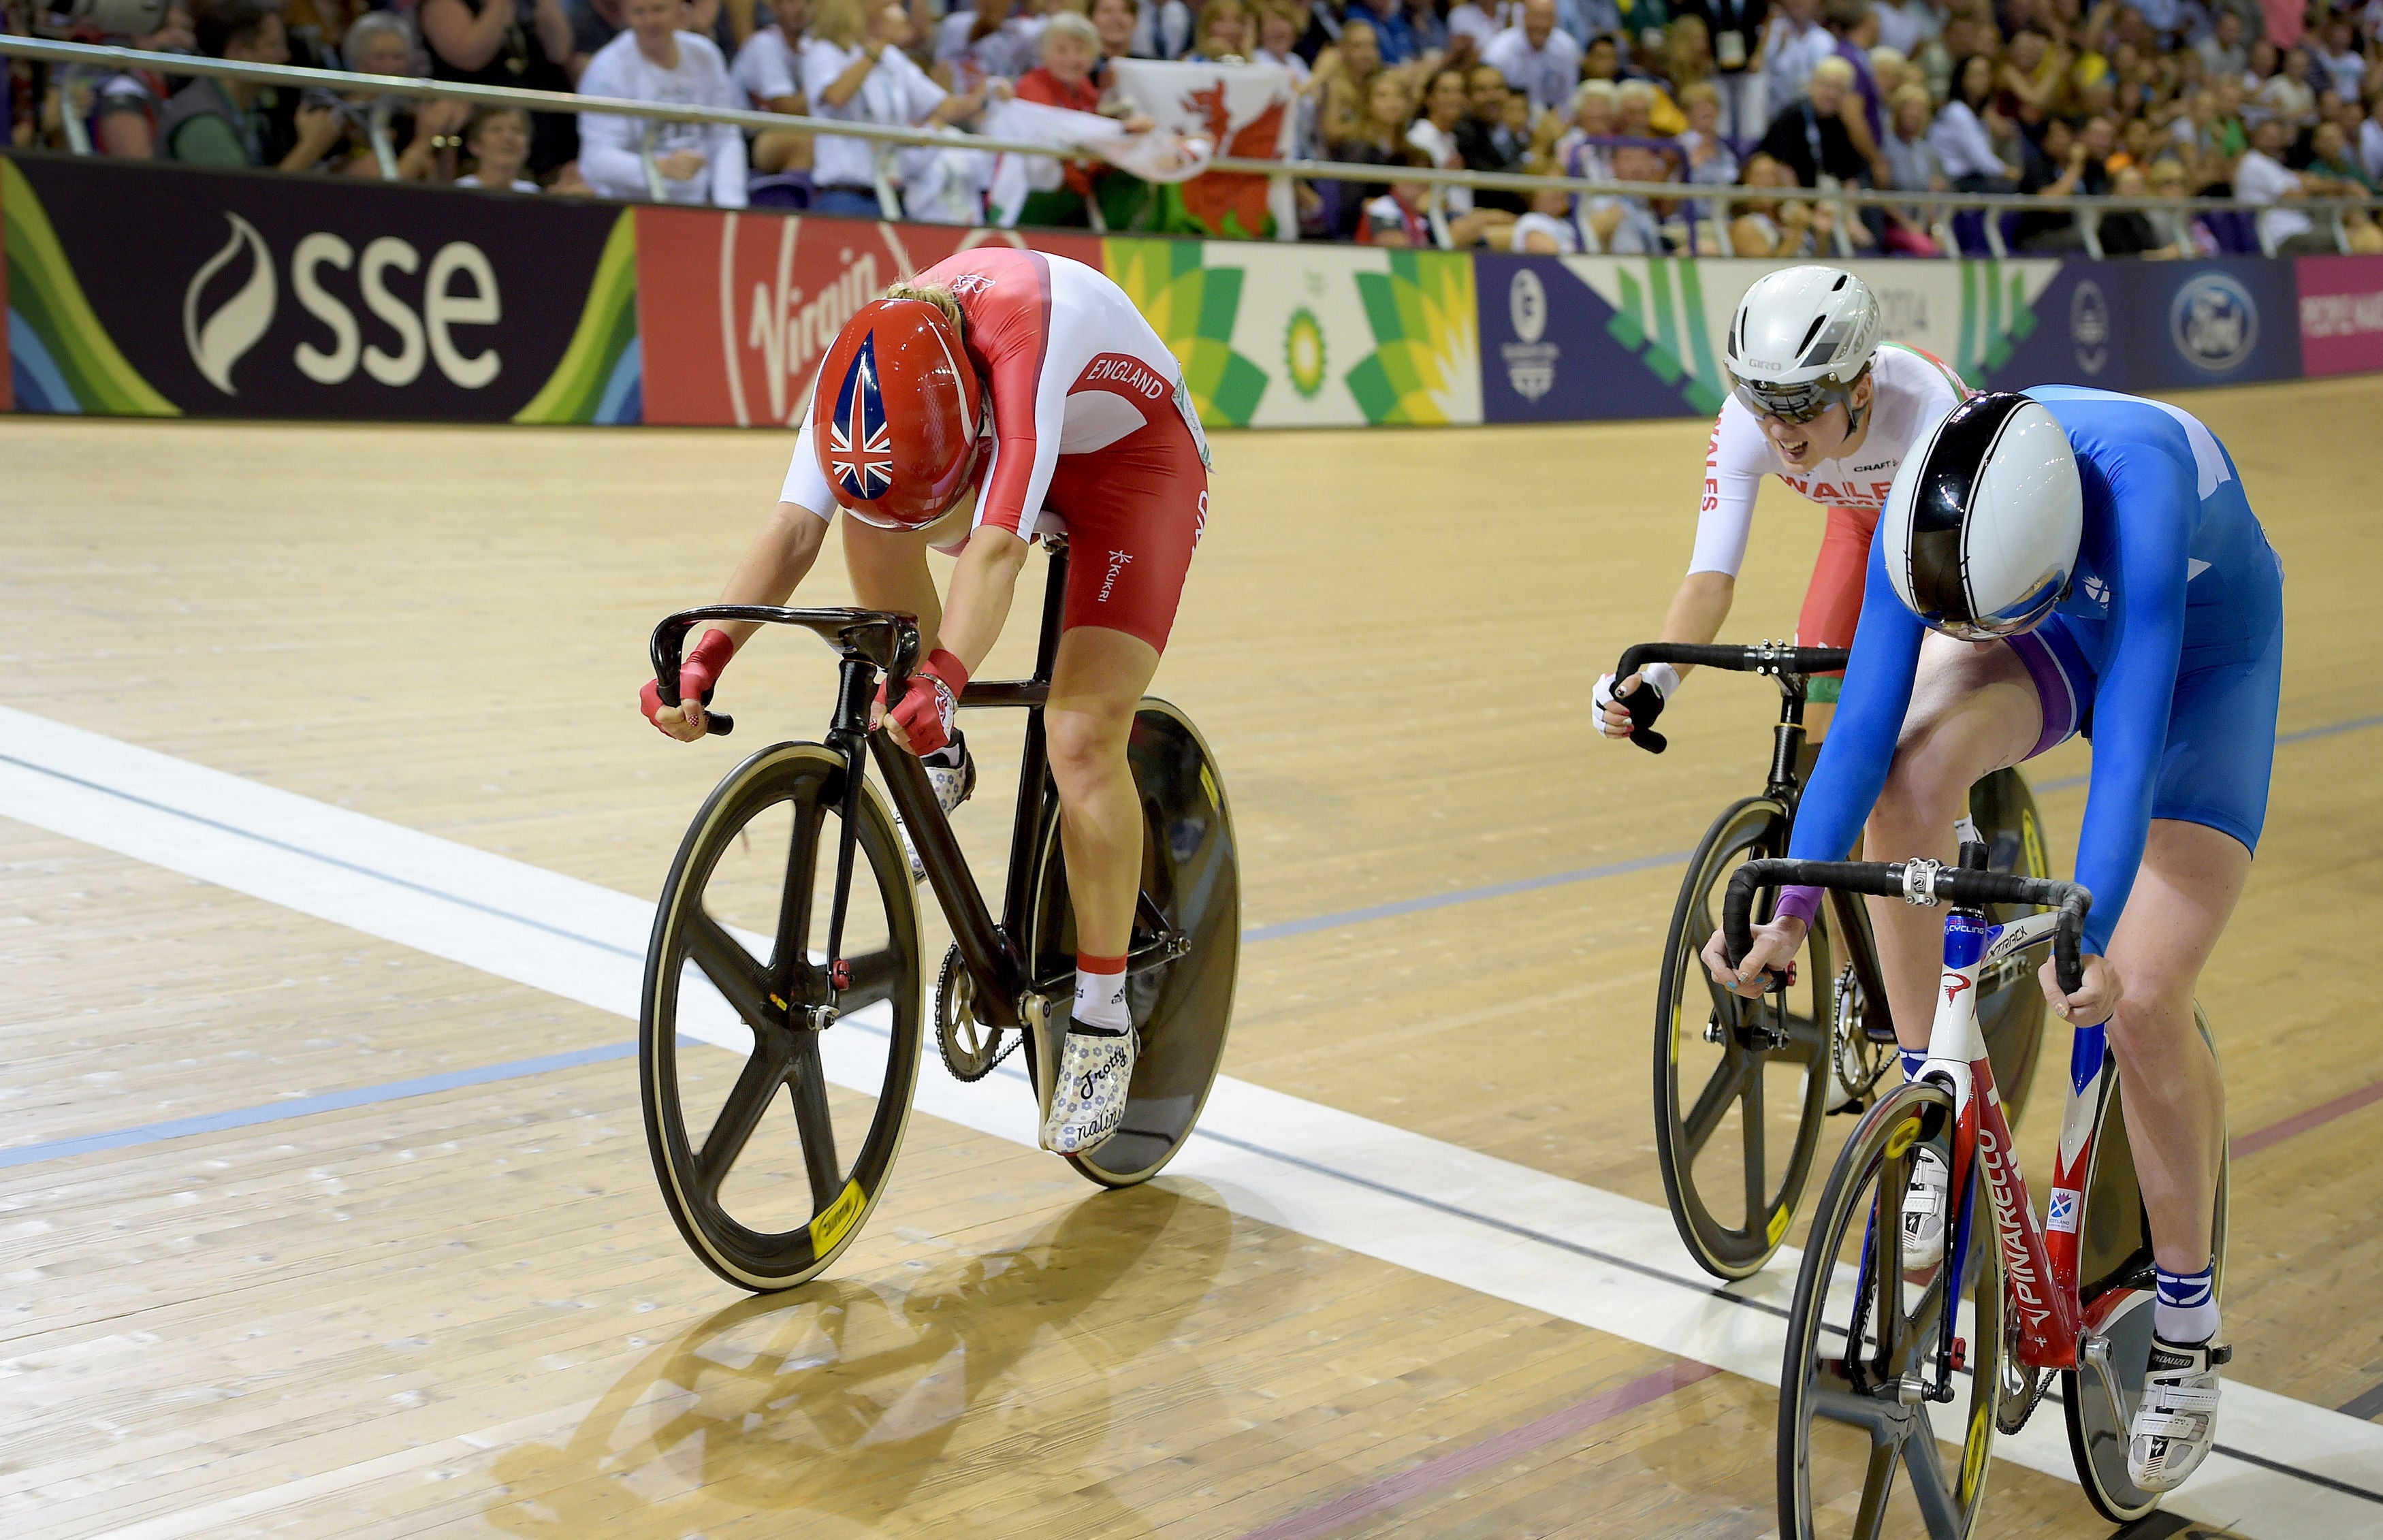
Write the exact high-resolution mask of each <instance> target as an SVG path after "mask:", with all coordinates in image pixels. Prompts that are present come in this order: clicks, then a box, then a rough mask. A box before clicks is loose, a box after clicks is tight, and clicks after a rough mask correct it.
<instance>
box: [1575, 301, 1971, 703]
mask: <svg viewBox="0 0 2383 1540" xmlns="http://www.w3.org/2000/svg"><path fill="white" fill-rule="evenodd" d="M1880 327H1881V320H1880V315H1879V308H1878V299H1877V297H1876V296H1875V295H1873V294H1871V291H1870V286H1869V285H1867V284H1865V283H1863V282H1862V281H1861V279H1859V278H1858V277H1854V276H1853V275H1852V274H1850V273H1846V272H1843V271H1840V270H1839V269H1837V268H1834V267H1789V268H1784V269H1782V270H1781V271H1779V272H1776V273H1769V274H1765V275H1764V276H1763V277H1760V278H1758V279H1756V280H1755V282H1754V286H1753V287H1752V288H1750V289H1748V290H1747V291H1746V297H1745V298H1744V299H1742V300H1740V301H1739V302H1738V305H1737V314H1736V315H1735V316H1734V317H1733V318H1732V319H1731V321H1730V326H1729V344H1728V347H1727V349H1726V351H1725V357H1726V359H1727V362H1728V364H1729V371H1730V374H1731V375H1732V376H1733V377H1734V378H1735V388H1734V389H1733V390H1732V391H1731V392H1730V395H1729V399H1728V400H1725V401H1723V402H1722V409H1721V415H1720V417H1719V418H1717V419H1716V420H1715V421H1714V423H1713V431H1712V439H1711V441H1710V446H1709V447H1708V448H1707V449H1706V450H1705V487H1704V504H1703V507H1702V509H1701V511H1699V512H1698V517H1697V544H1696V553H1695V555H1693V556H1692V557H1691V558H1690V559H1689V561H1688V573H1687V576H1685V577H1684V578H1682V579H1681V580H1680V588H1679V592H1678V593H1676V594H1674V595H1673V598H1672V607H1671V609H1670V610H1668V611H1667V612H1666V613H1665V614H1664V616H1663V630H1662V634H1661V637H1659V638H1658V639H1659V640H1661V641H1666V642H1698V643H1701V642H1710V641H1711V640H1712V639H1713V638H1714V637H1715V636H1718V635H1719V634H1721V627H1722V622H1723V621H1725V620H1727V619H1728V618H1729V607H1730V602H1731V600H1732V599H1733V598H1735V595H1736V591H1737V569H1738V567H1739V565H1740V564H1741V563H1743V562H1744V561H1745V560H1746V541H1747V534H1748V533H1749V532H1750V531H1751V530H1752V528H1753V525H1754V494H1755V492H1756V491H1757V490H1758V489H1759V487H1760V486H1761V484H1762V478H1763V477H1764V476H1765V475H1775V476H1777V477H1778V478H1779V479H1780V480H1782V481H1784V482H1785V483H1786V484H1787V485H1788V486H1790V487H1794V488H1795V489H1796V490H1797V492H1799V493H1801V494H1802V495H1803V496H1805V497H1807V498H1809V499H1812V500H1813V501H1814V502H1817V503H1820V504H1821V505H1822V506H1823V507H1825V508H1826V509H1827V510H1828V519H1829V525H1828V532H1827V533H1826V534H1825V535H1824V536H1822V537H1821V556H1820V560H1819V561H1818V562H1817V563H1815V564H1814V566H1813V568H1812V581H1811V585H1810V586H1809V588H1807V589H1806V590H1805V594H1804V608H1803V611H1802V613H1800V614H1799V615H1798V616H1797V620H1796V641H1797V645H1799V646H1802V647H1851V646H1853V641H1854V627H1855V624H1856V622H1858V621H1859V620H1860V618H1861V606H1862V582H1863V579H1864V578H1865V577H1866V576H1867V575H1868V573H1869V571H1870V540H1871V531H1873V530H1875V529H1876V528H1877V527H1878V515H1879V511H1880V510H1881V509H1883V508H1884V507H1885V506H1886V493H1887V488H1888V487H1890V486H1892V485H1893V484H1894V481H1895V468H1896V467H1897V466H1899V465H1901V464H1902V463H1903V457H1904V455H1905V454H1906V453H1907V452H1908V450H1910V448H1911V446H1912V444H1913V443H1914V442H1915V441H1917V440H1918V439H1919V438H1920V437H1921V436H1922V435H1923V434H1925V433H1926V432H1927V430H1928V429H1929V428H1931V427H1932V426H1933V425H1935V424H1936V422H1937V420H1938V419H1939V418H1941V417H1943V416H1944V415H1945V413H1948V412H1950V411H1952V410H1953V408H1954V407H1955V406H1957V405H1958V404H1959V403H1960V401H1961V400H1962V398H1964V397H1966V396H1967V395H1969V388H1967V387H1966V386H1964V385H1963V384H1962V383H1961V377H1960V376H1958V375H1957V374H1955V373H1954V372H1953V371H1952V370H1951V369H1949V368H1947V367H1946V366H1945V364H1944V363H1942V362H1940V361H1939V360H1937V359H1935V358H1934V357H1932V356H1931V355H1929V354H1928V353H1925V352H1922V351H1920V350H1919V349H1917V348H1912V347H1907V346H1905V345H1904V344H1902V343H1899V342H1888V343H1884V344H1882V343H1881V342H1880V341H1879V339H1878V334H1879V331H1880ZM1687 672H1688V671H1687V670H1685V669H1680V670H1674V669H1673V668H1672V667H1671V666H1670V665H1668V664H1663V663H1654V664H1649V665H1648V667H1647V669H1646V670H1645V671H1643V673H1642V674H1638V675H1633V676H1632V677H1631V678H1630V679H1625V680H1620V681H1616V680H1615V679H1614V677H1613V676H1612V675H1611V674H1607V675H1605V676H1604V677H1602V678H1600V679H1599V681H1598V682H1597V692H1596V696H1595V697H1594V699H1595V704H1596V705H1597V707H1598V708H1599V710H1598V718H1597V726H1598V731H1599V732H1600V733H1604V734H1605V735H1606V736H1607V737H1609V738H1624V737H1627V736H1629V734H1630V728H1631V721H1630V715H1629V713H1628V712H1626V711H1624V709H1623V708H1621V707H1619V706H1617V705H1615V704H1614V699H1613V697H1614V696H1616V695H1623V696H1628V695H1630V694H1631V693H1632V692H1633V691H1634V690H1636V689H1637V688H1638V687H1639V686H1640V685H1641V684H1645V685H1647V686H1649V687H1651V688H1652V689H1653V691H1654V692H1655V696H1654V701H1653V703H1652V706H1651V708H1650V707H1649V706H1648V705H1647V704H1644V703H1642V704H1641V705H1640V706H1639V708H1638V709H1639V718H1638V725H1640V726H1642V727H1643V726H1646V725H1648V724H1649V723H1651V722H1652V721H1654V720H1655V713H1656V712H1658V711H1660V710H1661V708H1662V703H1663V702H1664V701H1665V700H1666V699H1668V698H1669V697H1670V696H1672V695H1673V692H1675V691H1676V690H1678V689H1679V687H1680V680H1681V678H1682V677H1683V676H1684V675H1685V674H1686V673H1687ZM1836 698H1837V680H1836V678H1834V677H1829V678H1824V679H1816V680H1814V681H1813V682H1812V688H1811V696H1810V699H1811V701H1812V703H1813V704H1812V705H1810V706H1809V708H1807V710H1806V713H1805V729H1806V731H1807V733H1809V734H1810V736H1811V739H1812V741H1813V742H1814V743H1815V744H1817V743H1818V742H1819V741H1820V740H1821V737H1822V736H1824V735H1825V734H1826V733H1827V731H1828V722H1829V717H1830V715H1831V714H1832V713H1833V712H1834V709H1835V707H1834V701H1835V700H1836Z"/></svg>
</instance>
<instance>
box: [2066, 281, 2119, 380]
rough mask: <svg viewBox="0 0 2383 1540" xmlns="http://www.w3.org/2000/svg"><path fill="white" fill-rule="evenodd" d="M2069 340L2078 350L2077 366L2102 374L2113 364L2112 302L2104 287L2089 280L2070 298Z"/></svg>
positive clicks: (2088, 372)
mask: <svg viewBox="0 0 2383 1540" xmlns="http://www.w3.org/2000/svg"><path fill="white" fill-rule="evenodd" d="M2068 340H2069V341H2070V342H2071V343H2073V344H2075V346H2076V349H2077V367H2079V368H2080V369H2082V370H2084V371H2085V372H2086V373H2087V374H2089V375H2098V374H2100V373H2101V372H2102V370H2103V369H2104V367H2105V366H2106V365H2107V364H2108V363H2109V362H2110V302H2109V301H2108V300H2106V299H2105V298H2104V297H2103V295H2102V286H2101V285H2100V284H2098V283H2095V282H2094V281H2093V279H2091V278H2087V279H2085V280H2084V281H2083V282H2081V283H2080V284H2079V285H2078V286H2077V290H2076V292H2075V293H2073V294H2071V295H2070V296H2069V297H2068Z"/></svg>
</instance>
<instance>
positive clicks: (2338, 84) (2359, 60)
mask: <svg viewBox="0 0 2383 1540" xmlns="http://www.w3.org/2000/svg"><path fill="white" fill-rule="evenodd" d="M2368 14H2369V15H2373V14H2374V13H2373V12H2372V11H2370V12H2369V13H2368ZM2373 24H2374V25H2375V26H2376V27H2377V29H2378V31H2383V17H2378V18H2377V19H2376V21H2375V22H2374V23H2373ZM2310 53H2311V56H2312V58H2313V59H2314V61H2315V65H2316V68H2317V69H2318V71H2319V72H2320V74H2321V76H2322V77H2323V79H2324V80H2325V81H2326V83H2327V84H2328V85H2330V86H2332V87H2333V89H2334V90H2336V91H2338V92H2340V93H2341V94H2342V97H2343V98H2344V99H2345V100H2348V101H2355V100H2357V98H2358V92H2359V88H2360V87H2361V86H2363V85H2364V84H2365V83H2366V72H2367V68H2368V67H2367V63H2366V57H2365V55H2363V54H2361V53H2360V52H2359V51H2358V26H2357V23H2355V22H2353V21H2352V20H2351V19H2350V18H2347V17H2344V16H2336V17H2335V18H2333V19H2332V20H2331V21H2329V22H2327V23H2326V28H2325V36H2324V38H2323V39H2322V40H2321V41H2319V42H2318V43H2317V44H2316V46H2315V48H2313V49H2312V50H2311V51H2310Z"/></svg>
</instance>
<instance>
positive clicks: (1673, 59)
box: [1663, 6, 1713, 106]
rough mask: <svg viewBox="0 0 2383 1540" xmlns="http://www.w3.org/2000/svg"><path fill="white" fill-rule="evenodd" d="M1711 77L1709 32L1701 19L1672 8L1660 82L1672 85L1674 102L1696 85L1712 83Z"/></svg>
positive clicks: (1664, 43) (1711, 64)
mask: <svg viewBox="0 0 2383 1540" xmlns="http://www.w3.org/2000/svg"><path fill="white" fill-rule="evenodd" d="M1712 73H1713V56H1712V32H1711V31H1710V29H1709V28H1708V27H1707V26H1706V25H1705V20H1704V18H1702V17H1700V16H1692V15H1690V14H1688V13H1687V12H1686V11H1685V10H1684V9H1682V8H1681V7H1679V6H1673V12H1672V19H1671V21H1670V22H1669V23H1668V24H1667V25H1666V26H1665V27H1664V29H1663V79H1664V80H1667V81H1668V82H1670V84H1671V92H1672V97H1673V100H1674V101H1677V100H1678V99H1679V95H1680V92H1684V91H1685V90H1687V89H1688V88H1689V87H1690V86H1692V85H1695V84H1696V83H1697V82H1698V81H1699V80H1711V79H1712ZM1681 105H1683V106H1685V105H1686V104H1685V103H1682V104H1681Z"/></svg>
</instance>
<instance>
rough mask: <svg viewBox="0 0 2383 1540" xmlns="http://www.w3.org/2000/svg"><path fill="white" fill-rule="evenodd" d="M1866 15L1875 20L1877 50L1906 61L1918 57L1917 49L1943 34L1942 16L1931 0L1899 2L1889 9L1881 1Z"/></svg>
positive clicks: (1943, 19)
mask: <svg viewBox="0 0 2383 1540" xmlns="http://www.w3.org/2000/svg"><path fill="white" fill-rule="evenodd" d="M1870 14H1871V15H1872V16H1874V17H1876V18H1878V41H1879V44H1880V46H1882V47H1885V48H1892V49H1894V50H1895V52H1896V53H1898V54H1900V55H1903V56H1904V57H1905V58H1907V59H1909V58H1917V57H1919V56H1920V45H1921V44H1922V43H1926V42H1927V41H1928V40H1929V39H1931V38H1932V37H1935V36H1936V35H1937V34H1939V33H1940V32H1942V31H1944V30H1945V13H1944V12H1942V11H1940V10H1938V9H1937V8H1936V6H1934V5H1933V4H1932V0H1902V3H1901V4H1900V5H1892V6H1890V5H1887V4H1885V3H1884V0H1881V3H1880V4H1878V5H1875V6H1871V13H1870Z"/></svg>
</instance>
